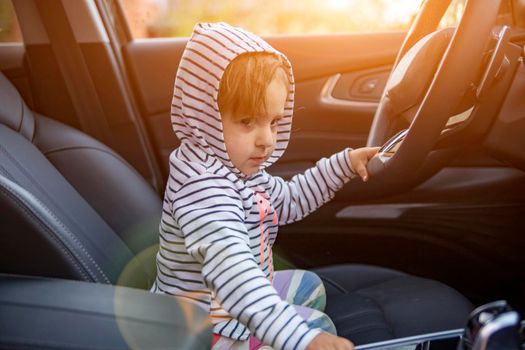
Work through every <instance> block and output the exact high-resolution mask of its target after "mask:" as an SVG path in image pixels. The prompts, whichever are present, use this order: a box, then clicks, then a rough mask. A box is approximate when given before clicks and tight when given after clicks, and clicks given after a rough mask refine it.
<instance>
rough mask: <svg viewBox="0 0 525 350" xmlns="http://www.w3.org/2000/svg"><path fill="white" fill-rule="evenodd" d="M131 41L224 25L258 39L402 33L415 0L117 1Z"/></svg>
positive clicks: (413, 10)
mask: <svg viewBox="0 0 525 350" xmlns="http://www.w3.org/2000/svg"><path fill="white" fill-rule="evenodd" d="M119 1H120V3H121V6H122V9H123V10H124V12H125V13H126V16H127V19H128V23H129V26H130V29H131V32H132V34H133V37H134V38H154V37H186V36H189V35H190V34H191V31H192V29H193V26H194V25H195V23H198V22H218V21H224V22H228V23H230V24H232V25H235V26H241V27H243V28H246V29H248V30H250V31H252V32H254V33H256V34H258V35H275V34H326V33H337V32H339V33H348V32H370V31H397V30H406V29H407V28H408V27H409V25H410V22H411V20H412V18H413V17H414V15H415V13H416V12H417V10H418V9H419V6H420V1H418V0H374V1H362V0H326V1H319V0H286V1H282V0H264V1H263V0H246V1H238V0H221V1H216V0H119Z"/></svg>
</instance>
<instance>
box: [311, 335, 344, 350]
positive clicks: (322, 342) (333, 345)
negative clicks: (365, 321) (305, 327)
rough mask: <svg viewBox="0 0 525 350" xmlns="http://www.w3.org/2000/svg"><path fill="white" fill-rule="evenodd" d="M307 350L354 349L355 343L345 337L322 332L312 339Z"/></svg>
mask: <svg viewBox="0 0 525 350" xmlns="http://www.w3.org/2000/svg"><path fill="white" fill-rule="evenodd" d="M306 350H354V344H352V342H351V341H349V340H347V339H345V338H341V337H338V336H336V335H332V334H330V333H326V332H321V333H319V334H318V335H316V336H315V338H314V339H312V341H311V342H310V344H308V346H307V347H306Z"/></svg>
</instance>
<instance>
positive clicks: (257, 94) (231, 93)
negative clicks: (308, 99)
mask: <svg viewBox="0 0 525 350" xmlns="http://www.w3.org/2000/svg"><path fill="white" fill-rule="evenodd" d="M279 68H280V69H279ZM286 72H287V70H286V66H285V65H284V61H283V58H282V57H281V56H279V55H276V54H273V53H269V52H250V53H244V54H241V55H239V56H237V57H236V58H235V59H234V60H233V61H231V62H230V64H229V65H228V67H226V70H225V71H224V75H223V76H222V79H221V84H220V88H219V96H218V101H217V102H218V104H219V111H220V112H221V113H223V114H224V113H230V114H231V115H232V116H233V117H234V118H241V117H246V116H249V117H258V116H261V115H264V114H265V112H266V105H265V99H266V89H267V87H268V85H270V82H271V81H272V79H273V78H274V76H275V75H276V74H279V73H280V74H279V76H280V77H281V79H282V81H283V84H285V86H286V90H289V84H290V81H289V78H288V75H287V74H286Z"/></svg>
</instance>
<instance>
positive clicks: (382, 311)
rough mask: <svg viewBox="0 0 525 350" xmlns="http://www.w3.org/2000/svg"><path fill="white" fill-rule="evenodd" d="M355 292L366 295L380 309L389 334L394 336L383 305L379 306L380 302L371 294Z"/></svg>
mask: <svg viewBox="0 0 525 350" xmlns="http://www.w3.org/2000/svg"><path fill="white" fill-rule="evenodd" d="M391 280H392V279H390V280H387V281H385V282H389V281H391ZM379 284H381V283H377V284H376V285H379ZM355 293H356V294H359V295H361V296H363V297H366V298H368V299H369V300H370V301H372V302H373V303H374V304H375V305H376V306H377V308H378V309H379V310H380V311H381V314H382V315H383V320H385V324H386V325H387V326H388V330H389V331H390V334H392V335H393V336H395V333H394V330H393V329H392V325H391V324H390V322H388V320H387V318H386V317H385V312H384V310H383V307H382V306H381V304H380V303H378V302H377V300H375V299H374V298H373V297H372V296H369V295H365V294H362V293H360V292H359V291H357V292H355Z"/></svg>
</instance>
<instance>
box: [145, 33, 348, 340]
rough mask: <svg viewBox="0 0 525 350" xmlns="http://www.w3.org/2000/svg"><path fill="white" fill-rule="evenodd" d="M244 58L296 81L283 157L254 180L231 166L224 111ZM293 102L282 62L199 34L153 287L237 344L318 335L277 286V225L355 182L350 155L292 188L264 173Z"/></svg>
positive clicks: (259, 44)
mask: <svg viewBox="0 0 525 350" xmlns="http://www.w3.org/2000/svg"><path fill="white" fill-rule="evenodd" d="M246 52H271V53H274V54H276V55H280V56H282V57H283V59H284V62H285V65H286V67H287V69H288V72H287V73H288V74H289V77H290V81H291V84H290V87H289V96H288V99H287V102H286V105H285V113H284V117H283V118H282V119H281V120H280V122H279V124H278V127H277V132H278V140H277V144H276V147H275V150H274V152H273V154H272V155H271V157H270V158H269V159H268V160H267V161H266V162H265V163H263V164H262V165H261V168H260V170H259V171H258V172H257V173H255V174H253V175H250V176H246V175H244V174H243V173H241V172H240V171H239V170H238V169H236V168H235V167H234V165H233V164H232V163H231V161H230V160H229V157H228V154H227V152H226V147H225V144H224V141H223V133H222V124H221V116H220V113H219V108H218V104H217V95H218V90H219V83H220V80H221V77H222V75H223V73H224V70H225V69H226V67H227V65H228V64H229V63H230V62H231V61H232V60H233V59H234V58H235V57H237V56H238V55H240V54H243V53H246ZM293 96H294V83H293V74H292V68H291V65H290V63H289V61H288V59H287V58H286V57H285V56H284V55H283V54H282V53H280V52H278V51H276V50H275V49H274V48H272V47H271V46H270V45H269V44H267V43H266V42H265V41H263V40H262V39H260V38H259V37H257V36H255V35H253V34H251V33H249V32H247V31H244V30H242V29H240V28H235V27H231V26H229V25H227V24H225V23H216V24H209V23H200V24H197V25H196V26H195V28H194V31H193V34H192V36H191V38H190V39H189V41H188V43H187V46H186V48H185V51H184V53H183V56H182V58H181V62H180V65H179V68H178V71H177V76H176V80H175V87H174V94H173V101H172V108H171V121H172V125H173V128H174V130H175V133H176V135H177V137H178V138H179V139H180V141H181V144H180V147H179V148H177V149H175V150H174V151H173V152H172V153H171V155H170V157H169V162H170V174H169V179H168V183H167V187H166V192H165V197H164V204H163V213H162V219H161V223H160V248H159V252H158V254H157V279H156V281H155V283H154V285H153V287H152V291H154V292H157V293H164V294H168V295H174V296H177V297H181V298H184V299H187V300H189V301H191V302H194V303H197V304H200V305H201V306H202V307H204V308H205V309H206V310H208V311H209V312H210V315H211V318H212V322H213V323H214V333H216V334H219V335H221V336H224V337H229V338H233V339H238V340H246V339H248V337H249V336H250V334H252V335H254V336H255V337H257V338H258V339H260V340H261V341H263V342H264V343H265V344H268V345H270V346H272V347H274V348H275V349H304V348H305V347H306V346H307V345H308V343H309V342H310V341H311V340H312V339H313V337H315V336H316V335H317V334H318V333H319V332H320V330H318V329H310V328H309V327H308V326H307V324H306V323H305V321H304V320H303V319H302V318H301V317H300V316H299V315H297V313H296V312H295V309H294V308H293V307H292V306H291V305H290V304H288V303H287V302H285V301H283V300H281V299H280V297H279V296H278V294H277V292H276V290H275V289H274V288H273V286H272V284H271V280H272V273H273V261H272V245H273V243H274V242H275V238H276V235H277V229H278V225H283V224H288V223H292V222H295V221H298V220H301V219H302V218H304V217H305V216H306V215H308V214H309V213H311V212H313V211H314V210H315V209H316V208H318V207H319V206H320V205H322V204H323V203H326V202H327V201H329V200H330V199H331V198H332V197H333V196H334V193H335V192H336V191H337V190H338V189H340V188H341V187H342V186H343V185H344V183H345V182H347V181H348V180H349V179H350V178H351V177H353V176H354V174H353V171H352V169H351V166H350V162H349V159H348V156H347V153H348V149H345V150H343V151H341V152H339V153H337V154H334V155H333V156H331V157H330V158H323V159H321V160H320V161H318V162H317V164H316V166H315V167H313V168H311V169H309V170H307V171H306V172H305V173H304V174H302V175H296V176H294V177H293V178H292V179H291V180H290V181H288V182H287V181H284V180H283V179H281V178H279V177H274V176H271V175H270V174H268V173H267V172H266V171H265V168H266V167H268V166H269V165H271V164H272V163H274V162H275V161H276V160H277V159H279V157H280V156H281V155H282V154H283V152H284V150H285V149H286V146H287V144H288V140H289V136H290V130H291V123H292V111H293Z"/></svg>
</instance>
